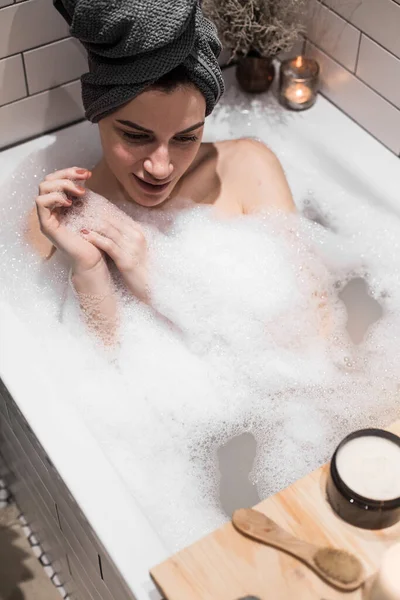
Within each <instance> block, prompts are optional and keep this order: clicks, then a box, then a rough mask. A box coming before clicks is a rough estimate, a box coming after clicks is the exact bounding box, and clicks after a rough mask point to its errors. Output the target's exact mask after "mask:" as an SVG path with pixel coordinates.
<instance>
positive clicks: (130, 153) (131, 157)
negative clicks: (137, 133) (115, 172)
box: [109, 144, 139, 167]
mask: <svg viewBox="0 0 400 600" xmlns="http://www.w3.org/2000/svg"><path fill="white" fill-rule="evenodd" d="M109 158H110V159H111V161H112V163H113V164H114V165H115V166H116V167H125V166H131V165H133V164H134V163H135V162H137V160H138V159H139V157H138V156H137V152H135V151H134V149H133V148H129V146H125V145H124V144H115V145H114V146H113V147H112V148H111V149H110V153H109Z"/></svg>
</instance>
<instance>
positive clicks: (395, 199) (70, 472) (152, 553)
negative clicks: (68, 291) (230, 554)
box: [0, 97, 400, 600]
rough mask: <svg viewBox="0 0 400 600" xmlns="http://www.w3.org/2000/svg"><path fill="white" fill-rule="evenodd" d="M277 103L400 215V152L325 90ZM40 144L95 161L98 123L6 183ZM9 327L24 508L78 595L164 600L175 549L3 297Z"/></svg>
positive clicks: (296, 140) (313, 153) (0, 405)
mask: <svg viewBox="0 0 400 600" xmlns="http://www.w3.org/2000/svg"><path fill="white" fill-rule="evenodd" d="M268 102H269V108H266V112H265V114H266V127H273V128H274V130H275V131H276V129H277V128H278V129H279V128H280V130H281V131H282V135H285V136H287V138H288V140H290V143H291V144H293V145H295V146H296V148H297V149H298V157H299V163H301V164H304V168H305V169H307V164H309V163H310V162H311V163H313V164H318V165H319V168H320V169H321V170H323V171H324V172H326V177H327V180H329V179H331V178H333V179H334V180H339V181H341V182H342V183H343V186H344V187H347V188H348V187H351V188H352V189H353V190H354V191H356V192H358V193H360V194H364V195H368V197H369V198H370V199H372V201H374V202H377V203H380V204H381V205H382V204H383V205H385V206H387V208H388V210H392V211H395V212H396V213H397V214H400V202H399V200H400V194H399V184H400V159H399V158H398V157H396V156H394V155H393V154H392V153H391V152H389V151H388V150H387V149H385V148H384V147H383V146H382V145H381V144H380V143H378V142H377V141H376V140H374V139H373V138H372V137H371V136H370V135H369V134H368V133H366V132H365V131H363V130H362V129H361V128H360V127H359V126H357V125H356V124H355V123H354V122H352V121H351V120H350V119H349V118H348V117H346V116H345V115H344V114H343V113H341V112H340V111H339V110H338V109H336V108H335V107H334V106H333V105H332V104H330V103H329V102H328V101H326V100H325V99H324V98H322V97H319V98H318V102H317V104H316V106H315V107H314V108H312V109H311V110H309V111H306V112H304V113H300V114H296V113H288V112H285V111H284V110H283V109H280V108H278V107H277V106H276V104H275V103H274V102H272V103H271V101H268ZM208 131H210V126H209V130H208ZM82 132H84V137H85V144H86V146H85V149H84V150H82V149H79V153H78V156H77V155H76V154H74V151H73V148H74V139H75V138H76V136H77V135H78V134H79V135H81V134H82ZM232 133H233V135H234V132H231V134H232ZM252 133H253V132H252ZM399 135H400V132H399ZM206 138H207V128H206ZM53 144H55V145H57V146H58V145H63V146H64V147H65V148H66V151H65V164H64V165H57V164H53V159H52V150H51V149H52V148H54V147H55V146H54V145H53ZM38 149H42V154H41V156H42V157H43V160H46V166H47V167H49V166H51V167H52V168H54V169H55V168H57V167H58V168H60V167H62V166H68V165H70V164H71V165H72V164H77V163H78V162H79V164H85V165H88V166H89V165H92V164H93V163H94V162H95V160H96V158H97V157H98V156H99V142H98V136H97V128H96V127H95V126H92V125H90V124H88V123H81V124H78V125H75V126H73V127H70V128H66V129H64V130H62V131H59V132H57V133H55V134H52V135H47V136H43V137H41V138H39V139H36V140H34V141H31V142H29V143H26V144H22V145H20V146H18V147H15V148H13V149H10V150H8V151H5V152H3V153H2V154H1V160H0V165H1V169H0V180H3V178H8V177H9V176H10V175H11V174H12V173H13V172H14V171H15V170H17V169H18V167H19V165H21V164H22V163H23V162H24V161H25V160H27V159H28V158H29V156H30V154H31V153H32V152H33V151H35V150H38ZM82 152H83V154H82ZM6 200H7V199H6V198H0V202H3V201H6ZM0 284H1V282H0ZM0 332H1V336H0V377H1V380H2V381H3V383H4V385H5V386H6V388H7V390H8V392H9V394H10V396H11V397H12V399H13V401H12V400H11V398H10V397H9V396H7V394H6V392H5V391H4V389H3V390H1V389H0V392H1V391H2V397H3V399H2V400H1V398H0V417H1V420H2V433H1V437H2V452H3V453H4V455H5V457H6V459H7V462H8V464H9V467H10V468H11V470H12V471H14V474H15V475H16V479H17V483H15V484H14V486H13V489H14V491H15V493H16V496H17V500H19V502H20V504H21V508H22V510H23V511H24V512H26V513H27V516H28V519H30V520H31V521H32V522H33V528H34V529H35V526H36V530H37V531H38V532H39V537H40V536H41V535H42V537H43V538H45V539H47V541H48V548H49V549H51V548H52V547H53V546H55V547H56V549H55V550H54V552H53V558H54V560H55V561H56V563H57V567H58V568H60V569H61V571H62V575H63V576H64V577H65V580H66V587H67V589H69V591H70V593H71V596H72V597H76V598H86V597H87V598H94V599H95V598H115V599H119V598H121V599H122V598H128V597H129V596H130V591H131V592H132V593H133V595H134V597H135V598H137V599H138V600H149V599H151V600H155V599H156V598H158V597H159V595H158V592H157V591H156V589H155V588H154V585H153V584H152V582H151V580H150V578H149V575H148V571H149V569H150V568H151V567H153V566H154V565H155V564H157V563H159V562H160V561H162V560H163V559H165V558H166V557H167V550H166V548H165V547H164V546H163V543H162V541H161V540H160V538H159V537H158V535H157V532H156V531H154V530H153V529H152V527H151V526H150V524H149V522H148V521H147V519H146V515H145V514H143V512H141V511H140V510H139V508H138V506H137V505H136V504H135V499H134V498H133V497H132V495H131V494H130V493H129V492H128V490H127V488H126V486H125V484H124V482H123V481H122V480H121V478H120V476H119V475H118V474H117V472H116V471H115V470H114V469H113V467H112V465H111V463H110V462H109V461H108V459H107V457H106V456H105V455H104V453H103V452H102V450H101V448H100V446H99V445H98V443H97V442H96V440H95V439H94V437H93V436H92V435H91V433H90V431H88V429H87V427H86V426H85V424H84V422H83V420H82V418H81V417H80V415H79V414H78V412H77V411H76V410H75V408H74V406H73V405H72V403H71V402H70V398H71V397H72V396H73V394H74V387H73V382H71V387H70V389H67V388H66V387H64V388H63V389H61V390H60V389H58V388H57V386H56V382H53V381H51V379H49V378H48V377H47V376H46V373H45V371H44V368H43V364H42V360H41V349H40V347H38V346H37V344H36V343H35V339H33V338H32V336H31V334H30V333H29V331H28V330H27V329H26V327H24V326H23V324H22V322H21V321H20V319H19V317H18V316H17V315H16V314H15V312H14V311H13V308H12V306H10V305H8V304H5V303H4V302H3V303H1V304H0ZM19 411H20V412H19ZM21 478H22V479H23V480H24V481H22V482H21ZM18 479H19V480H20V482H19V483H18ZM65 486H66V487H65ZM67 488H68V490H69V492H70V493H71V495H72V497H70V496H68V490H67ZM107 490H112V492H111V497H110V494H109V493H107ZM55 505H57V506H55ZM78 507H79V508H78ZM80 511H82V513H83V514H84V516H85V518H86V519H87V521H88V523H86V521H85V518H84V517H83V515H82V514H81V512H80ZM60 526H61V530H60ZM93 532H94V534H93ZM97 538H98V539H97ZM49 551H50V550H49ZM66 554H67V555H68V556H69V561H70V563H71V562H72V565H71V564H69V565H68V562H67V560H66V559H65V555H66ZM98 555H100V559H99V558H98ZM71 557H72V558H71ZM110 559H111V560H110ZM99 560H100V563H101V564H100V563H99ZM57 561H58V562H57ZM70 567H72V568H71V569H70ZM70 570H71V571H72V577H71V576H70V574H69V571H70ZM67 571H68V572H67ZM74 578H75V579H76V581H74ZM122 580H125V582H126V584H127V588H125V587H124V584H123V581H122ZM129 590H130V591H129Z"/></svg>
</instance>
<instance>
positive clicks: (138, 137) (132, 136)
mask: <svg viewBox="0 0 400 600" xmlns="http://www.w3.org/2000/svg"><path fill="white" fill-rule="evenodd" d="M121 133H122V136H123V137H124V138H125V139H127V140H131V141H144V140H146V141H147V140H148V139H149V136H148V135H146V134H145V133H129V132H128V131H121Z"/></svg>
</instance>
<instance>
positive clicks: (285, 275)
mask: <svg viewBox="0 0 400 600" xmlns="http://www.w3.org/2000/svg"><path fill="white" fill-rule="evenodd" d="M210 123H211V125H210V130H211V126H212V131H213V136H214V139H228V138H232V137H241V136H244V135H250V136H251V135H253V136H257V137H258V138H260V139H262V140H263V141H265V142H266V143H267V144H268V145H269V146H270V147H271V148H272V149H273V150H274V151H275V152H276V153H277V155H278V156H279V158H280V160H281V162H282V164H283V166H284V168H285V171H286V174H287V177H288V180H289V183H290V185H291V188H292V191H293V194H294V198H295V202H296V204H297V206H298V209H299V214H298V215H289V216H282V215H281V216H279V215H272V214H268V213H265V214H262V215H257V216H243V217H236V218H231V219H224V220H221V219H219V218H217V217H216V216H215V215H214V214H213V212H212V209H211V208H210V207H204V206H190V205H188V206H187V207H186V208H185V209H184V210H182V211H180V212H172V211H163V212H160V213H157V212H156V211H151V212H146V211H145V210H144V209H141V208H138V207H133V206H125V205H124V206H121V207H120V208H121V209H123V210H124V211H125V212H126V213H128V214H129V216H130V217H131V218H135V219H136V220H137V221H139V222H140V223H142V226H143V228H144V231H145V233H146V237H147V240H148V245H149V260H150V266H151V268H150V276H151V282H150V283H151V293H152V298H153V303H154V307H155V308H156V311H158V313H160V314H161V315H164V316H165V317H167V320H162V319H160V318H159V317H158V316H157V313H156V312H154V311H153V310H151V309H149V308H148V307H145V306H144V305H142V304H141V303H139V302H137V301H135V300H133V299H130V300H128V299H127V298H126V297H124V298H123V299H122V306H121V319H122V327H121V331H122V337H121V347H120V349H119V351H118V353H116V354H115V355H113V356H112V360H110V356H109V355H107V353H105V352H104V351H102V349H101V348H100V347H99V346H98V345H97V344H96V343H94V341H93V340H92V339H91V338H90V337H89V336H88V335H87V334H86V330H85V328H84V325H83V324H82V322H81V320H80V318H79V313H78V311H77V307H76V306H75V304H74V302H75V300H74V299H73V296H72V295H71V294H70V293H69V292H68V284H67V279H68V264H66V262H65V260H64V259H63V258H62V257H59V256H57V254H58V253H56V254H55V256H54V257H53V259H51V260H50V261H47V262H46V263H43V262H41V261H40V260H39V259H38V258H37V257H36V256H34V254H33V252H32V251H31V249H30V248H29V247H28V246H27V244H26V242H25V241H24V235H23V231H24V227H25V224H26V218H27V214H28V212H29V211H30V210H31V209H32V206H33V202H34V197H35V195H36V188H37V183H38V182H39V181H40V180H41V179H42V178H43V176H44V174H45V173H47V172H51V171H54V170H55V169H57V168H62V167H66V166H71V165H74V164H76V165H78V166H85V167H88V168H91V167H92V166H93V162H94V158H95V154H96V152H94V151H93V149H89V148H88V147H87V146H88V142H87V138H86V136H83V135H82V138H81V139H76V138H74V145H73V146H71V147H68V148H66V147H63V146H62V145H61V144H54V145H53V146H52V147H51V148H47V149H43V150H40V151H38V152H37V153H35V154H32V155H31V156H30V157H29V159H27V160H25V161H23V163H22V164H20V165H18V166H17V169H16V172H15V174H13V175H12V176H10V177H5V178H4V181H3V183H2V193H3V200H2V203H1V205H0V217H1V220H0V258H1V260H0V281H1V290H0V298H1V299H3V300H5V301H7V302H9V303H11V304H12V306H13V307H14V308H15V311H17V312H18V314H19V316H20V317H21V319H23V320H24V322H25V323H26V326H27V327H29V328H30V329H31V331H32V332H33V333H34V335H35V336H36V338H37V343H38V347H40V350H41V353H42V355H43V357H44V358H43V360H44V362H45V363H46V361H48V364H49V365H50V364H51V375H49V377H50V376H51V377H52V378H54V387H55V390H56V389H57V386H62V385H63V382H65V383H66V382H67V381H68V382H70V380H71V378H73V379H74V384H75V385H74V389H75V390H76V393H75V394H74V396H73V397H71V399H70V401H71V402H72V403H74V404H75V405H76V407H77V408H78V409H79V412H80V414H81V415H82V416H83V418H84V419H85V421H86V423H87V425H88V427H89V428H90V429H91V431H92V432H93V434H94V435H95V437H96V438H97V440H98V442H99V444H100V445H101V447H102V448H103V450H104V452H105V454H106V455H107V456H108V458H109V460H110V461H111V462H112V463H113V465H114V467H115V468H116V469H117V471H118V472H119V473H120V475H121V477H122V478H123V479H124V481H125V482H126V484H127V486H128V487H129V489H130V490H131V492H132V494H133V495H134V497H135V499H136V501H137V502H138V503H139V504H140V505H141V507H142V508H143V511H144V513H145V514H146V515H147V517H148V519H149V520H150V522H151V523H152V524H153V526H154V528H155V529H156V531H157V532H158V533H159V534H160V536H161V537H162V539H163V541H164V542H165V544H166V545H167V546H168V547H169V548H170V550H171V551H174V550H177V549H179V548H181V547H183V546H184V545H186V544H189V543H191V542H192V541H194V540H195V539H197V538H198V537H200V536H202V535H204V534H206V533H207V532H209V531H211V530H212V529H213V528H215V527H217V526H219V525H220V524H221V523H223V522H224V521H225V520H226V519H227V518H229V515H230V514H231V512H232V510H234V509H235V508H238V507H241V506H250V505H252V504H255V503H256V502H257V500H258V499H259V498H264V497H265V496H267V495H269V494H272V493H275V492H277V491H278V490H279V489H281V488H283V487H285V486H286V485H288V484H290V483H291V482H293V481H294V480H296V479H297V478H299V477H302V476H303V475H305V474H306V473H307V472H309V471H310V470H312V469H314V468H316V467H317V466H319V465H320V464H322V463H323V462H324V461H326V460H328V459H329V457H330V456H331V454H332V452H333V450H334V448H335V446H336V444H337V443H338V442H339V441H340V439H341V438H342V437H344V436H345V435H347V434H348V433H349V432H351V431H353V430H355V429H358V428H361V427H365V426H384V425H386V424H387V423H388V422H389V421H390V420H391V419H394V418H396V416H398V410H399V401H398V383H399V373H400V369H399V366H400V365H399V354H398V348H399V343H400V279H399V276H398V260H397V258H396V257H398V256H399V252H400V214H397V213H396V214H394V213H393V212H389V211H388V209H387V208H386V207H385V206H380V205H379V204H378V203H376V202H374V201H373V199H371V198H370V197H366V195H364V194H357V193H355V192H354V190H351V189H347V186H346V187H344V186H342V185H341V183H340V182H339V181H336V180H335V179H334V178H333V177H331V176H330V175H329V172H325V171H322V170H321V169H320V168H318V167H317V166H316V165H314V164H313V163H312V162H311V161H310V162H307V161H306V160H303V162H301V161H299V154H298V148H296V147H295V145H294V144H291V140H290V130H289V129H285V127H283V126H282V127H276V129H275V128H271V127H268V126H267V124H266V117H265V111H263V110H262V109H261V107H260V106H259V105H258V104H257V102H256V101H255V102H254V103H253V105H252V106H249V105H246V107H245V108H243V107H242V108H240V106H239V108H237V105H236V108H232V106H231V105H230V103H229V95H228V97H227V99H226V101H225V104H223V105H221V106H220V107H219V108H217V110H216V112H215V114H214V115H213V116H212V117H211V121H210ZM208 139H209V140H212V138H211V136H210V135H209V136H208ZM4 195H6V198H7V200H6V201H4ZM110 210H114V211H115V210H116V209H113V208H110V207H109V205H108V203H107V201H106V200H104V199H101V198H98V197H97V198H96V197H93V196H90V195H89V196H88V198H87V199H86V204H85V203H84V205H83V209H82V211H81V215H80V216H79V215H77V216H76V219H75V221H74V219H72V220H71V221H70V223H69V226H71V227H73V226H75V227H78V226H79V225H80V223H81V221H80V220H79V219H83V220H84V221H85V225H86V226H87V225H88V224H89V225H90V222H91V221H90V220H91V219H92V220H93V219H94V220H96V218H99V215H101V214H102V211H104V212H107V211H110ZM85 211H86V212H85ZM124 218H128V217H124ZM321 294H324V295H325V297H326V299H327V303H328V306H329V312H328V314H326V313H325V312H324V311H323V310H321V309H320V308H318V304H319V302H320V295H321ZM168 320H169V322H171V323H172V324H173V325H174V327H171V326H170V325H169V324H168ZM322 330H323V331H325V335H321V331H322ZM43 368H44V369H46V364H44V365H43Z"/></svg>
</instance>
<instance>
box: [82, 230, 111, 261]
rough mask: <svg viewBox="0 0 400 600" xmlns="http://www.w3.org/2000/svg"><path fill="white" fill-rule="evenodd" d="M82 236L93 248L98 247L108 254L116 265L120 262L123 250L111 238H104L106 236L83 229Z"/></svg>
mask: <svg viewBox="0 0 400 600" xmlns="http://www.w3.org/2000/svg"><path fill="white" fill-rule="evenodd" d="M81 235H82V236H83V237H84V239H85V240H86V241H88V242H90V243H91V244H93V246H96V248H98V249H99V250H102V251H103V252H105V253H106V254H108V256H109V257H110V258H112V259H113V261H114V262H115V263H116V262H118V259H119V257H120V253H121V249H120V248H119V246H118V245H117V244H116V243H115V242H113V241H112V240H111V239H110V238H107V237H104V235H101V234H100V233H97V232H96V231H88V230H87V229H81Z"/></svg>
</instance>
